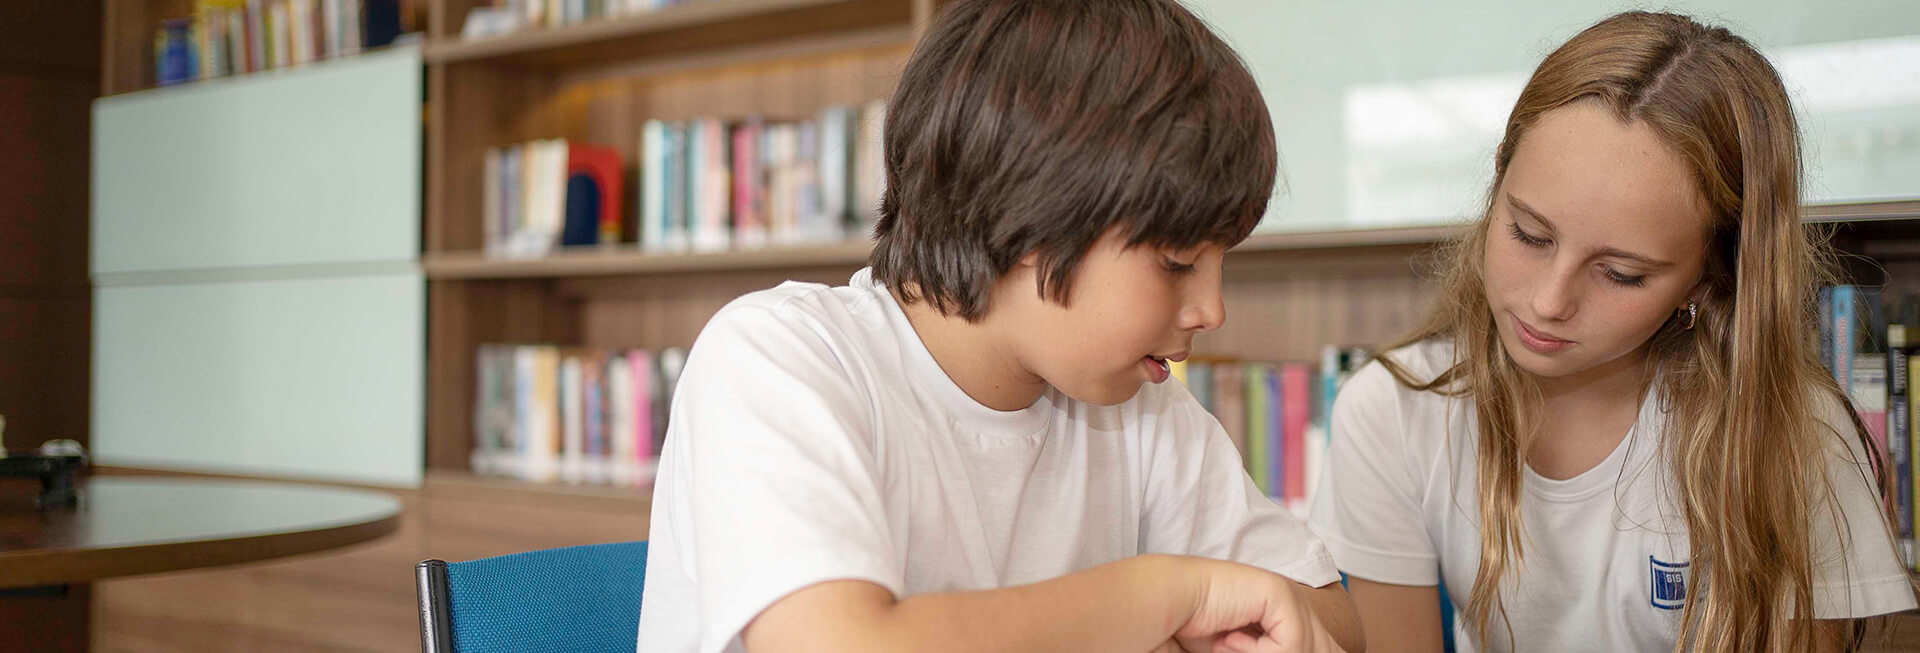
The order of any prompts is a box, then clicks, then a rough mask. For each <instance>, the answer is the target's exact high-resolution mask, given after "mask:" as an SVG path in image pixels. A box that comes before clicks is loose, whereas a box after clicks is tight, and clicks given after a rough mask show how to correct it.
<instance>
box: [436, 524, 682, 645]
mask: <svg viewBox="0 0 1920 653" xmlns="http://www.w3.org/2000/svg"><path fill="white" fill-rule="evenodd" d="M646 574H647V543H646V542H645V541H640V542H618V543H614V544H589V545H585V546H571V547H565V548H559V549H545V550H541V551H527V552H524V553H513V554H508V555H503V556H497V557H493V558H482V559H479V560H470V561H467V562H455V563H451V564H449V563H447V562H446V561H443V560H427V561H424V562H421V563H420V564H418V565H415V566H414V582H415V585H416V586H417V588H418V589H419V593H420V650H421V651H422V653H488V652H493V651H501V652H512V653H545V652H553V653H561V652H569V653H570V652H573V651H624V652H631V651H633V648H634V641H635V637H636V636H637V635H638V633H639V628H640V590H641V585H642V584H643V583H644V582H645V581H646Z"/></svg>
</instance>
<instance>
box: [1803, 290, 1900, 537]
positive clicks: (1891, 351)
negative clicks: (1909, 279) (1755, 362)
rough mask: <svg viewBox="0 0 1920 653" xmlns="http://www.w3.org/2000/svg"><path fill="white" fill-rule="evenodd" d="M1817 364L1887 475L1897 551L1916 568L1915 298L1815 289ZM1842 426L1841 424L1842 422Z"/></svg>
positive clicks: (1876, 292) (1868, 292)
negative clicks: (1842, 395) (1851, 412)
mask: <svg viewBox="0 0 1920 653" xmlns="http://www.w3.org/2000/svg"><path fill="white" fill-rule="evenodd" d="M1819 302H1820V304H1819V309H1818V313H1819V317H1820V327H1819V334H1820V335H1819V339H1820V341H1819V345H1820V360H1821V361H1822V362H1823V363H1825V364H1826V367H1827V370H1828V371H1829V372H1831V373H1832V374H1833V380H1834V382H1835V383H1836V384H1838V385H1839V386H1840V387H1841V388H1843V389H1845V390H1846V393H1847V398H1848V399H1849V400H1850V401H1851V403H1852V407H1853V410H1854V411H1855V413H1856V414H1857V415H1858V416H1859V417H1860V422H1861V423H1862V424H1864V425H1865V426H1866V427H1867V435H1868V437H1869V439H1870V440H1871V444H1872V445H1873V447H1874V451H1873V455H1875V456H1877V457H1878V458H1879V460H1878V463H1879V466H1880V467H1881V468H1884V469H1886V470H1887V471H1888V476H1889V477H1890V479H1889V481H1890V484H1891V486H1892V487H1890V488H1888V489H1889V490H1890V491H1891V493H1892V500H1891V501H1890V502H1889V503H1891V504H1892V505H1891V506H1890V507H1891V508H1892V510H1893V513H1894V529H1895V539H1896V543H1897V547H1898V548H1899V550H1900V555H1901V556H1902V558H1903V560H1904V561H1905V562H1906V563H1907V566H1908V567H1910V568H1912V569H1914V570H1916V571H1920V551H1916V548H1917V547H1916V544H1915V538H1914V506H1915V505H1920V478H1916V474H1920V465H1915V464H1914V456H1913V454H1914V452H1915V451H1920V439H1916V435H1920V420H1916V419H1915V417H1916V416H1915V414H1914V411H1913V410H1912V408H1913V390H1914V386H1915V385H1916V382H1917V381H1920V377H1916V376H1914V364H1915V363H1916V362H1920V361H1916V360H1915V359H1914V358H1913V357H1914V355H1915V354H1916V351H1915V348H1914V346H1913V339H1912V338H1910V337H1909V336H1908V333H1909V330H1910V329H1911V327H1912V325H1913V324H1915V318H1916V317H1917V316H1920V299H1916V298H1914V297H1907V296H1899V297H1896V296H1891V295H1888V294H1886V293H1885V292H1883V291H1882V289H1880V288H1873V287H1867V286H1833V287H1830V288H1822V289H1820V295H1819ZM1842 426H1843V427H1844V425H1842Z"/></svg>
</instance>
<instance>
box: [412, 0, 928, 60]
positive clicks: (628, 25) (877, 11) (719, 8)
mask: <svg viewBox="0 0 1920 653" xmlns="http://www.w3.org/2000/svg"><path fill="white" fill-rule="evenodd" d="M454 19H455V20H462V21H463V20H465V16H457V17H454ZM912 20H913V7H912V3H911V2H909V1H908V0H705V1H700V2H691V3H688V4H683V5H676V6H673V7H668V8H666V9H661V10H658V11H654V12H650V13H645V14H637V15H633V16H622V17H618V18H605V19H600V20H595V21H590V22H586V23H581V24H577V25H568V26H565V27H556V28H545V29H543V28H532V29H527V30H523V31H519V32H514V33H511V34H503V35H500V36H494V37H486V38H478V39H472V40H458V39H456V40H450V41H441V42H436V43H431V44H429V45H428V46H427V49H426V53H425V54H426V59H427V62H428V63H432V64H455V63H467V62H488V63H509V64H519V65H527V66H543V67H558V66H568V67H582V66H592V65H596V64H609V65H612V64H628V63H632V62H635V61H636V60H646V59H657V58H662V57H671V56H676V55H682V54H691V53H696V52H710V51H719V50H738V49H743V48H751V47H753V46H756V45H766V44H773V43H780V42H790V41H795V40H803V41H804V40H819V39H830V38H834V37H835V36H837V35H845V34H848V33H859V32H873V31H876V30H878V31H882V32H887V33H897V40H900V41H902V42H904V41H905V40H907V39H910V38H911V36H912V29H911V28H912Z"/></svg>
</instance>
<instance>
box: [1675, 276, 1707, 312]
mask: <svg viewBox="0 0 1920 653" xmlns="http://www.w3.org/2000/svg"><path fill="white" fill-rule="evenodd" d="M1687 301H1689V302H1692V303H1695V304H1704V303H1706V302H1707V280H1706V279H1701V280H1700V283H1696V284H1693V289H1692V290H1688V291H1687ZM1680 310H1683V311H1684V310H1687V306H1686V304H1681V305H1680Z"/></svg>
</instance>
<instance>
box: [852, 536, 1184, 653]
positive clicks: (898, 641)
mask: <svg viewBox="0 0 1920 653" xmlns="http://www.w3.org/2000/svg"><path fill="white" fill-rule="evenodd" d="M1184 564H1185V563H1184V561H1183V560H1181V559H1179V558H1176V557H1172V556H1141V557H1135V558H1129V559H1126V560H1121V561H1118V562H1113V563H1109V564H1106V565H1101V566H1099V567H1094V568H1092V569H1087V570H1085V571H1081V572H1078V573H1074V574H1070V575H1067V576H1063V577H1060V578H1056V579H1053V580H1048V581H1045V582H1040V583H1034V584H1032V585H1022V586H1019V587H1010V588H1006V589H1000V590H988V591H979V592H949V593H941V594H928V595H922V596H916V597H913V598H909V599H907V600H905V601H901V602H899V603H897V604H895V605H894V606H892V608H891V609H890V610H888V611H887V614H886V615H885V616H884V617H883V618H882V619H881V624H882V626H881V628H879V629H877V631H878V632H877V633H876V634H877V635H879V637H878V639H876V640H875V641H874V642H873V643H874V644H876V645H877V646H879V647H880V648H879V649H876V650H894V651H904V650H914V651H987V650H991V651H1063V650H1085V651H1141V652H1145V651H1150V650H1154V649H1156V648H1158V647H1160V646H1161V645H1162V644H1164V643H1165V642H1167V641H1168V639H1169V638H1170V637H1171V636H1172V635H1173V632H1174V631H1175V630H1178V629H1179V628H1180V627H1181V626H1182V625H1184V624H1185V623H1186V622H1187V619H1188V618H1190V617H1191V616H1192V615H1193V611H1194V609H1195V607H1196V606H1197V605H1198V604H1199V600H1200V596H1201V591H1202V588H1200V587H1198V583H1197V582H1196V581H1195V580H1193V579H1194V578H1196V574H1193V573H1191V572H1187V571H1184V570H1183V565H1184Z"/></svg>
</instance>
